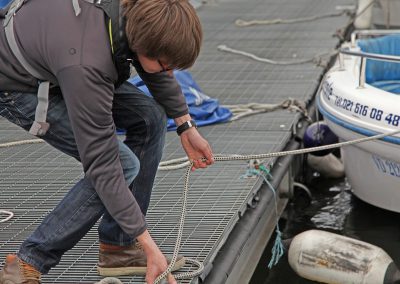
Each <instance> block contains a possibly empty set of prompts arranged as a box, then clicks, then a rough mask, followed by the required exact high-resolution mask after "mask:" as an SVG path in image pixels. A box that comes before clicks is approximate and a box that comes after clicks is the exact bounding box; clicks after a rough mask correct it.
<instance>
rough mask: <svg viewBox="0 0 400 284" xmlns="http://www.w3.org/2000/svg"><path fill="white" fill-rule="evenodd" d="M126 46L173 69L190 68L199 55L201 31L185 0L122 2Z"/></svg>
mask: <svg viewBox="0 0 400 284" xmlns="http://www.w3.org/2000/svg"><path fill="white" fill-rule="evenodd" d="M122 5H123V7H124V9H125V17H126V36H127V39H128V42H129V47H130V48H131V49H132V50H133V51H134V52H136V53H139V54H142V55H145V56H146V57H149V58H151V59H157V60H160V59H162V60H164V61H165V63H166V64H169V65H172V66H171V67H173V68H176V69H186V68H189V67H191V66H192V65H193V64H194V62H195V60H196V58H197V56H198V55H199V52H200V46H201V42H202V37H203V33H202V29H201V24H200V20H199V18H198V16H197V14H196V11H195V9H194V7H193V6H192V5H191V4H190V3H189V1H188V0H122Z"/></svg>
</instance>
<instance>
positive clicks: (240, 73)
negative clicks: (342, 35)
mask: <svg viewBox="0 0 400 284" xmlns="http://www.w3.org/2000/svg"><path fill="white" fill-rule="evenodd" d="M349 4H353V1H351V0H245V1H244V0H243V1H238V0H215V1H213V0H209V1H207V2H206V3H204V4H203V5H202V6H201V7H199V8H198V11H199V15H200V17H201V19H202V23H203V27H204V33H205V41H204V45H203V50H202V53H201V55H200V58H199V60H198V62H197V63H196V65H195V66H194V67H193V69H192V70H191V71H192V73H193V75H194V78H195V79H196V81H197V83H198V84H199V85H200V86H201V87H202V89H203V91H204V93H206V94H207V95H209V96H211V97H216V98H218V99H219V100H220V102H221V103H222V104H240V103H249V102H257V103H278V102H281V101H282V100H283V99H286V98H289V97H290V98H295V99H298V100H303V101H309V100H311V99H312V96H313V94H314V92H315V90H316V88H317V86H318V83H319V79H320V77H321V75H322V74H323V71H324V70H323V68H321V67H316V66H315V65H314V64H312V63H309V64H301V65H292V66H274V65H268V64H264V63H259V62H255V61H253V60H251V59H248V58H244V57H241V56H238V55H233V54H228V53H224V52H220V51H218V50H217V46H218V45H220V44H226V45H228V46H230V47H232V48H235V49H241V50H244V51H247V52H252V53H255V54H257V55H258V56H260V57H268V58H271V59H274V60H285V61H287V60H291V59H294V58H297V59H301V58H310V57H313V56H315V55H316V54H317V53H321V52H329V51H331V50H332V49H333V48H335V47H336V46H337V44H338V43H339V40H338V38H336V37H333V36H332V35H333V34H334V33H335V32H336V29H338V28H342V27H343V26H344V25H345V24H346V23H347V21H348V18H347V17H346V16H341V17H333V18H326V19H320V20H318V21H314V22H307V23H299V24H295V25H275V26H254V27H248V28H239V27H236V26H235V25H234V21H235V20H236V19H237V18H242V19H244V20H250V19H255V18H258V19H274V18H287V19H288V18H300V17H308V16H314V15H317V14H318V15H319V14H326V13H333V12H337V11H336V10H335V8H336V6H337V5H349ZM298 118H299V116H298V115H296V114H294V113H290V112H288V111H277V112H274V113H269V114H259V115H256V116H252V117H248V118H244V119H242V120H239V121H237V122H233V123H228V124H220V125H215V126H208V127H204V128H201V129H200V131H201V133H202V134H203V135H204V136H205V137H206V138H207V139H208V140H209V142H210V143H211V144H212V146H213V149H214V152H215V153H221V154H256V153H267V152H272V151H279V150H282V149H283V148H284V147H285V146H286V145H287V143H288V142H289V141H290V140H291V139H292V137H293V133H292V129H293V127H294V125H295V124H296V122H297V120H298ZM27 138H32V137H30V136H28V135H27V134H25V133H24V132H23V131H22V130H19V129H17V128H16V127H14V126H12V125H11V124H9V123H8V122H6V121H5V120H4V119H0V143H4V142H9V141H16V140H22V139H27ZM182 156H184V152H183V151H182V149H181V147H180V143H179V138H178V137H177V136H176V135H175V133H168V137H167V142H166V147H165V153H164V157H163V160H167V159H171V158H176V157H182ZM271 162H272V161H266V163H267V164H270V163H271ZM246 167H247V165H246V163H245V162H232V163H231V162H220V163H216V164H215V165H214V166H212V167H210V168H209V169H206V170H199V171H196V172H195V173H194V174H193V175H192V179H191V188H190V194H189V202H188V216H187V219H186V223H185V229H184V236H183V241H182V249H181V253H182V254H184V255H186V256H188V257H191V258H195V259H197V260H199V261H203V262H204V264H205V265H206V266H207V268H208V270H207V271H206V273H205V274H204V275H203V278H204V277H205V276H206V275H207V273H210V272H212V269H213V268H212V265H215V264H216V263H215V262H216V261H218V258H216V257H217V255H218V254H219V253H220V252H221V248H222V247H223V246H224V244H226V243H227V241H228V240H229V238H230V232H231V231H232V230H233V229H234V227H235V225H236V224H237V222H238V221H239V220H240V219H241V218H242V216H244V215H245V214H246V209H247V208H248V202H249V201H251V199H252V198H253V194H254V192H256V191H258V190H259V189H260V186H261V184H262V181H261V180H259V179H240V178H239V177H240V176H241V175H242V174H244V173H245V171H246ZM183 173H184V170H177V171H171V172H159V173H158V175H157V179H156V182H155V188H154V191H153V192H154V193H153V196H152V201H151V205H150V209H149V212H148V216H147V220H148V223H149V228H150V230H151V234H152V235H153V237H154V238H155V240H156V242H157V243H158V244H159V245H160V246H161V249H162V250H163V251H164V252H165V253H171V252H172V250H173V247H174V244H175V239H176V232H177V227H178V225H177V224H178V219H179V212H180V208H181V192H182V189H183ZM81 175H82V172H81V166H80V165H79V164H78V163H77V162H76V161H75V160H74V159H72V158H69V157H67V156H66V155H64V154H62V153H60V152H58V151H56V150H54V149H52V148H51V147H50V146H47V145H46V144H36V145H24V146H16V147H12V148H6V149H0V209H7V210H12V211H13V212H14V213H15V217H14V218H13V219H11V220H10V221H8V222H6V223H0V265H2V261H3V260H4V257H5V255H6V254H8V253H12V252H15V251H17V249H18V246H19V244H20V243H21V242H22V241H23V240H24V239H25V238H26V237H27V236H28V235H29V234H30V233H31V232H32V230H34V228H35V227H36V226H37V225H38V224H39V223H40V221H41V220H42V219H43V217H44V216H45V215H46V214H47V213H48V212H49V211H50V210H51V209H52V208H53V207H54V206H55V205H56V204H57V203H58V201H59V200H60V199H61V198H62V197H63V195H64V194H65V193H66V191H67V190H68V189H69V188H70V187H71V186H72V185H73V184H74V181H76V180H77V179H78V178H80V176H81ZM271 196H272V195H271ZM271 206H273V202H271ZM272 225H274V224H272ZM259 237H260V238H263V239H265V241H267V240H268V238H269V236H267V235H265V236H263V235H260V236H259ZM228 249H229V248H228ZM97 250H98V242H97V235H96V230H95V228H94V229H93V230H92V231H91V232H90V233H89V234H88V235H87V236H86V237H85V238H84V239H83V240H82V241H81V242H80V243H79V244H78V245H77V246H76V247H75V248H74V249H73V250H71V251H70V252H68V253H67V254H66V255H65V256H64V257H63V259H62V261H61V263H60V264H59V265H58V266H57V267H56V268H54V269H53V270H52V271H51V273H50V274H49V275H46V276H44V277H43V283H80V282H95V281H98V280H100V278H99V277H98V276H97V274H96V269H95V266H96V262H97ZM232 261H233V260H232ZM232 266H233V267H234V265H232ZM233 269H234V268H233ZM249 269H251V268H249ZM120 279H121V280H122V281H123V282H124V283H143V282H144V279H143V278H140V277H135V278H132V277H121V278H120ZM184 283H188V281H187V282H184Z"/></svg>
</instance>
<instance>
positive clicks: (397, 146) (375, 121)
mask: <svg viewBox="0 0 400 284" xmlns="http://www.w3.org/2000/svg"><path fill="white" fill-rule="evenodd" d="M358 66H359V58H357V57H350V56H348V57H346V58H345V67H346V68H345V69H344V70H340V71H339V67H338V66H334V67H333V68H332V69H331V70H332V71H331V72H330V73H329V74H328V75H327V77H326V80H325V81H324V82H323V87H322V88H321V91H320V93H319V94H318V97H317V102H318V107H319V109H320V111H321V113H322V114H323V115H324V119H325V121H326V123H327V124H328V126H329V127H330V128H331V130H332V131H333V132H334V133H335V134H336V135H337V136H338V137H339V139H340V140H341V141H349V140H354V139H358V138H363V137H368V136H373V135H375V134H380V133H388V132H392V131H395V130H398V129H400V107H399V106H400V96H399V95H395V94H392V93H389V92H385V91H383V90H380V89H377V88H375V87H373V86H371V85H368V84H366V85H365V88H358V82H359V78H358V77H359V76H358V70H359V68H358ZM342 154H343V162H344V166H345V172H346V175H347V177H348V179H349V182H350V184H351V186H352V188H353V192H354V194H355V195H356V196H357V197H359V198H360V199H362V200H364V201H366V202H368V203H370V204H372V205H375V206H377V207H381V208H384V209H388V210H391V211H395V212H400V137H399V136H398V135H396V136H392V137H388V138H385V139H384V141H382V140H374V141H369V142H364V143H361V144H355V145H352V146H346V147H343V148H342Z"/></svg>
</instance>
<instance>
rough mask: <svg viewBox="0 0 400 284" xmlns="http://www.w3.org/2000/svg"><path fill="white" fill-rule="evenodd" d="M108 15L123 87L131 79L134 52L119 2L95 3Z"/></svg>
mask: <svg viewBox="0 0 400 284" xmlns="http://www.w3.org/2000/svg"><path fill="white" fill-rule="evenodd" d="M94 4H95V5H96V6H97V7H99V8H101V9H102V10H103V11H104V13H105V14H106V16H107V17H106V23H107V29H108V32H109V35H110V44H111V49H112V53H113V58H114V64H115V67H116V68H117V71H118V82H117V83H116V86H119V85H121V84H122V83H123V82H124V81H126V80H127V79H128V78H129V77H130V62H129V59H131V58H132V52H131V50H130V49H129V46H128V40H127V38H126V35H125V24H126V21H125V17H124V15H123V9H122V7H121V5H120V1H119V0H97V1H95V3H94Z"/></svg>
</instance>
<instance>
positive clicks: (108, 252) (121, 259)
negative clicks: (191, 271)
mask: <svg viewBox="0 0 400 284" xmlns="http://www.w3.org/2000/svg"><path fill="white" fill-rule="evenodd" d="M167 261H168V263H170V258H169V257H167ZM184 265H185V258H184V257H183V256H182V255H178V258H177V260H176V263H175V266H174V268H173V269H172V271H175V270H178V269H180V268H181V267H183V266H184ZM146 268H147V258H146V254H145V253H144V251H143V248H142V247H141V245H140V244H139V243H136V244H133V245H131V246H127V247H119V246H113V245H107V244H100V251H99V263H98V264H97V271H98V272H99V274H100V275H101V276H122V275H145V274H146Z"/></svg>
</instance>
